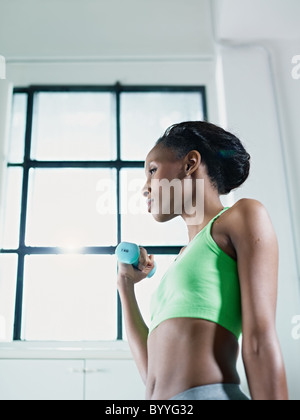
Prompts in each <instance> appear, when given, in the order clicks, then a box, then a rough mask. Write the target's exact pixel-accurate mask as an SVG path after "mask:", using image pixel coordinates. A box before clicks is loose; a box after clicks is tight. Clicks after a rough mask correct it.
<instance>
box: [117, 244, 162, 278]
mask: <svg viewBox="0 0 300 420" xmlns="http://www.w3.org/2000/svg"><path fill="white" fill-rule="evenodd" d="M116 256H117V258H118V261H119V262H121V263H123V264H131V265H133V267H135V268H138V264H139V258H140V247H139V246H138V245H136V244H132V243H130V242H121V243H120V244H119V245H118V246H117V249H116ZM156 268H157V265H156V263H154V268H153V270H152V271H151V272H150V273H149V274H148V278H151V277H153V276H154V274H155V272H156Z"/></svg>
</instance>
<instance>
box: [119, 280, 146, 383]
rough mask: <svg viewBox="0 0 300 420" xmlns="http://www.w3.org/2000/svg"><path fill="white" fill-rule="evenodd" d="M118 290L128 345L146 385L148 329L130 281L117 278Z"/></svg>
mask: <svg viewBox="0 0 300 420" xmlns="http://www.w3.org/2000/svg"><path fill="white" fill-rule="evenodd" d="M118 290H119V294H120V298H121V302H122V308H123V314H124V319H125V326H126V333H127V338H128V343H129V346H130V349H131V352H132V354H133V357H134V360H135V362H136V364H137V367H138V369H139V372H140V374H141V377H142V379H143V381H144V383H146V380H147V370H148V352H147V341H148V334H149V329H148V327H147V326H146V324H145V322H144V320H143V317H142V315H141V312H140V309H139V306H138V303H137V300H136V296H135V291H134V284H133V283H132V281H130V280H127V279H126V278H124V277H119V278H118Z"/></svg>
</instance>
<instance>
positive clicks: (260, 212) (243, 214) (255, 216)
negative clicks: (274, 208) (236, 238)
mask: <svg viewBox="0 0 300 420" xmlns="http://www.w3.org/2000/svg"><path fill="white" fill-rule="evenodd" d="M226 213H227V218H226V221H225V218H224V225H225V224H226V227H227V229H228V232H232V233H233V232H235V233H236V234H239V233H240V234H243V233H248V234H249V233H250V232H257V231H258V230H261V229H262V228H263V227H267V226H269V225H270V224H271V219H270V216H269V214H268V211H267V209H266V207H265V206H264V205H263V204H262V203H261V202H260V201H258V200H254V199H249V198H243V199H241V200H239V201H237V202H236V203H235V204H234V205H233V206H232V207H231V208H230V209H229V210H228V211H227V212H226Z"/></svg>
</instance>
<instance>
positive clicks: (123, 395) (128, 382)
mask: <svg viewBox="0 0 300 420" xmlns="http://www.w3.org/2000/svg"><path fill="white" fill-rule="evenodd" d="M85 371H86V377H85V398H86V399H87V400H144V399H145V385H144V384H143V382H142V379H141V377H140V375H139V372H138V370H137V367H136V365H135V363H134V361H133V360H87V361H86V369H85Z"/></svg>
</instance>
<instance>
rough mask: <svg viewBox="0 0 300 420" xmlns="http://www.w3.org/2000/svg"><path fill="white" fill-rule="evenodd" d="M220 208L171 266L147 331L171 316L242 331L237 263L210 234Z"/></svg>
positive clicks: (153, 303)
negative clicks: (196, 319)
mask: <svg viewBox="0 0 300 420" xmlns="http://www.w3.org/2000/svg"><path fill="white" fill-rule="evenodd" d="M228 209H229V207H226V208H225V209H223V210H222V211H221V212H220V213H219V214H218V215H217V216H216V217H214V218H213V219H212V220H211V221H210V222H209V223H208V225H207V226H206V227H205V228H204V229H203V230H202V231H201V232H199V233H198V234H197V235H196V236H195V238H194V239H193V240H192V241H191V242H190V243H189V244H188V246H187V248H186V249H185V251H184V252H183V253H182V254H181V255H179V256H178V257H177V258H176V260H175V261H174V262H173V264H172V265H171V266H170V268H169V269H168V271H167V272H166V274H165V275H164V277H163V278H162V280H161V283H160V285H159V287H158V289H157V290H156V292H155V293H154V294H153V296H152V300H151V325H150V329H149V334H151V333H152V332H153V330H154V329H155V328H156V327H158V326H159V325H160V324H161V323H162V322H164V321H166V320H168V319H171V318H199V319H205V320H207V321H211V322H214V323H216V324H219V325H221V326H222V327H224V328H226V329H227V330H229V331H230V332H232V333H233V334H234V335H235V336H236V338H237V339H239V337H240V335H241V333H242V310H241V292H240V282H239V275H238V269H237V262H236V261H235V260H233V259H232V258H231V257H229V256H228V255H227V254H226V253H225V252H224V251H222V250H221V248H219V247H218V245H217V244H216V242H215V241H214V240H213V238H212V236H211V228H212V225H213V223H214V222H215V220H216V219H218V218H219V217H220V216H221V214H222V213H224V212H225V211H227V210H228Z"/></svg>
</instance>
